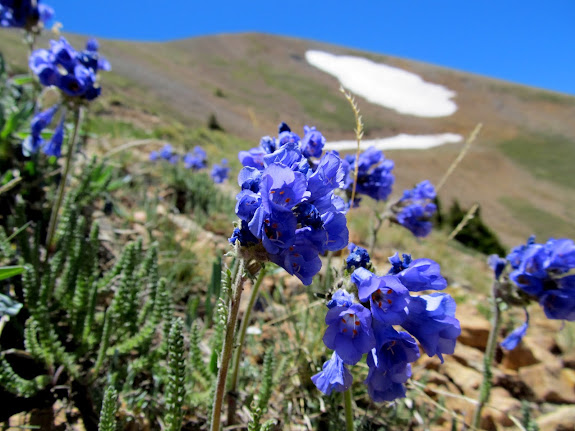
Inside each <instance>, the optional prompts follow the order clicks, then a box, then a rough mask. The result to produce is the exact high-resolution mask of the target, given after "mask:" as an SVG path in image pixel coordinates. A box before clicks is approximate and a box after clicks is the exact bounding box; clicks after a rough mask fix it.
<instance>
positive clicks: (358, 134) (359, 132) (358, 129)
mask: <svg viewBox="0 0 575 431" xmlns="http://www.w3.org/2000/svg"><path fill="white" fill-rule="evenodd" d="M339 91H341V93H342V94H343V95H344V96H345V98H346V99H347V101H348V102H349V104H350V105H351V109H352V110H353V115H354V116H355V129H354V130H355V138H356V139H357V150H356V152H355V170H354V171H353V189H352V191H351V204H350V207H349V208H350V209H351V208H353V202H354V200H355V191H356V188H357V174H358V172H359V152H360V151H361V140H362V138H363V121H362V119H361V115H360V113H359V107H358V106H357V102H356V101H355V98H354V97H353V96H352V94H351V93H348V92H346V91H345V89H344V88H343V87H341V86H340V87H339Z"/></svg>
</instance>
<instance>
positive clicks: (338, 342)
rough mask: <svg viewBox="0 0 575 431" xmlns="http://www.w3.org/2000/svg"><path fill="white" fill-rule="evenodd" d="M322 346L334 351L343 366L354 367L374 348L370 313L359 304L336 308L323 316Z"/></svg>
mask: <svg viewBox="0 0 575 431" xmlns="http://www.w3.org/2000/svg"><path fill="white" fill-rule="evenodd" d="M325 323H326V324H327V325H328V327H327V330H326V331H325V334H324V336H323V342H324V344H325V345H326V346H327V347H328V348H329V349H332V350H335V351H336V352H337V354H338V355H339V357H340V358H341V359H342V360H343V362H344V363H345V364H349V365H354V364H356V363H357V362H358V361H359V360H360V359H361V357H362V356H363V355H364V354H365V353H367V352H369V351H370V350H371V349H373V348H374V347H375V337H374V334H373V330H372V329H371V313H370V311H369V310H368V309H367V308H365V307H364V306H363V305H361V304H352V305H350V306H349V307H345V306H336V307H333V308H331V309H329V310H328V312H327V315H326V316H325Z"/></svg>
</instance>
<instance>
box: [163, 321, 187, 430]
mask: <svg viewBox="0 0 575 431" xmlns="http://www.w3.org/2000/svg"><path fill="white" fill-rule="evenodd" d="M183 326H184V324H183V322H182V320H181V319H173V320H172V323H171V325H170V333H169V338H168V377H167V380H168V381H167V384H166V395H165V397H166V416H165V424H166V429H167V430H168V431H179V430H180V429H181V427H182V420H183V416H184V412H183V406H184V398H185V390H186V389H185V386H184V383H185V377H186V360H185V350H184V336H183Z"/></svg>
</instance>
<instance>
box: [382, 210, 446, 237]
mask: <svg viewBox="0 0 575 431" xmlns="http://www.w3.org/2000/svg"><path fill="white" fill-rule="evenodd" d="M436 211H437V207H436V206H435V204H432V203H429V204H426V205H425V206H421V205H419V204H411V205H407V206H405V207H403V208H402V209H401V210H400V211H399V213H398V214H397V215H396V219H395V221H396V222H397V224H400V225H401V226H403V227H405V228H406V229H408V230H409V231H410V232H411V233H412V234H413V235H415V236H416V237H418V238H423V237H426V236H427V235H429V233H430V232H431V229H432V228H433V224H432V223H431V222H430V221H429V219H430V218H431V217H432V216H433V214H435V212H436ZM392 220H393V219H392Z"/></svg>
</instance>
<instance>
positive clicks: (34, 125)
mask: <svg viewBox="0 0 575 431" xmlns="http://www.w3.org/2000/svg"><path fill="white" fill-rule="evenodd" d="M59 107H60V105H58V104H56V105H53V106H51V107H50V108H48V109H46V110H45V111H42V112H39V113H37V114H36V115H35V116H34V118H32V122H31V123H30V132H31V133H32V135H34V136H40V134H41V133H42V130H44V129H45V128H46V127H48V125H49V124H50V123H51V122H52V118H54V114H55V113H56V111H57V110H58V108H59Z"/></svg>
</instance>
